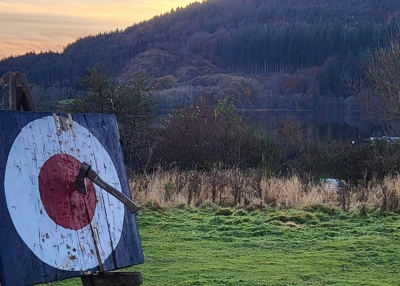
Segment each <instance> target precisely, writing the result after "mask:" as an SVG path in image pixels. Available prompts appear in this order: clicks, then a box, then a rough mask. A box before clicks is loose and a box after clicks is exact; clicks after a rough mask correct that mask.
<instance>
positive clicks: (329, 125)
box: [240, 109, 380, 140]
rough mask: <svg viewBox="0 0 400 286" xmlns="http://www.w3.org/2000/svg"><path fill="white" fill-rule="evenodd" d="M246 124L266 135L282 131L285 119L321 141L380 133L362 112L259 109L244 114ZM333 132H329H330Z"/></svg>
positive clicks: (246, 111)
mask: <svg viewBox="0 0 400 286" xmlns="http://www.w3.org/2000/svg"><path fill="white" fill-rule="evenodd" d="M240 113H241V115H242V116H243V118H244V119H245V120H246V122H249V123H254V124H255V125H256V126H258V127H259V128H262V129H264V130H265V131H267V132H269V131H272V132H273V131H274V130H276V129H277V128H279V126H280V125H282V123H283V122H284V120H285V119H290V120H291V121H293V122H298V123H300V124H301V125H302V126H305V127H308V128H310V130H313V134H315V135H316V136H319V137H320V138H322V137H324V136H327V134H328V132H330V134H331V135H332V137H333V138H335V139H343V140H359V139H363V138H369V137H371V136H372V135H373V134H377V133H379V131H380V127H379V126H377V125H375V124H373V123H372V122H371V121H368V120H367V119H365V118H363V117H364V116H363V114H361V112H360V111H354V110H352V111H328V110H288V109H259V110H241V111H240ZM328 130H329V131H328Z"/></svg>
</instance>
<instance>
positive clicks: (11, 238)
mask: <svg viewBox="0 0 400 286" xmlns="http://www.w3.org/2000/svg"><path fill="white" fill-rule="evenodd" d="M30 130H33V131H32V132H30ZM25 133H27V134H28V135H26V136H21V134H25ZM15 142H18V144H15ZM13 144H14V145H13ZM16 145H17V146H16ZM53 156H56V157H53ZM52 157H53V159H54V158H55V159H54V160H55V161H52V160H53V159H52V160H49V159H50V158H52ZM58 157H59V158H58ZM71 157H72V158H75V159H71ZM61 158H62V159H61ZM83 160H91V161H92V167H93V168H94V170H96V171H97V172H98V173H99V175H100V176H101V177H102V178H103V179H105V180H106V181H108V183H110V184H114V185H113V186H114V187H115V188H116V189H119V190H120V191H122V192H123V193H124V194H125V195H127V196H128V197H130V196H131V194H130V190H129V184H128V179H127V177H126V172H125V167H124V163H123V158H122V151H121V147H120V145H119V137H118V131H117V125H116V120H115V117H114V116H112V115H104V114H72V115H68V114H57V115H53V114H50V113H39V112H28V113H26V112H19V111H0V215H1V217H2V220H1V222H0V231H1V236H0V278H1V282H2V285H3V286H4V285H6V286H7V285H12V286H18V285H32V284H38V283H43V282H50V281H55V280H61V279H66V278H70V277H76V276H81V275H82V274H83V273H84V272H87V273H89V272H96V271H98V270H99V269H100V268H102V269H103V270H105V271H109V270H116V269H120V268H123V267H127V266H131V265H136V264H140V263H143V262H144V257H143V252H142V247H141V242H140V238H139V233H138V229H137V222H136V216H135V215H131V214H130V213H129V212H128V211H127V210H125V208H124V207H123V205H122V207H121V206H120V205H119V202H116V201H115V200H114V199H113V198H112V196H111V195H109V194H107V193H106V192H103V191H102V190H101V189H100V190H99V189H98V187H96V189H95V192H96V193H95V194H93V195H92V197H91V199H90V197H79V196H83V195H81V194H77V193H76V191H71V190H70V188H72V187H71V184H70V183H71V180H72V179H73V178H74V175H75V172H77V171H76V170H75V169H74V168H76V166H75V165H76V164H77V161H79V162H82V161H83ZM45 162H49V164H50V165H49V166H50V169H46V168H47V167H44V171H42V172H45V171H46V170H47V171H46V172H47V173H46V172H45V173H46V174H47V175H42V178H41V180H42V181H39V179H40V175H39V174H40V171H41V168H42V166H43V165H44V163H45ZM96 164H97V165H96ZM65 168H68V170H67V171H65ZM49 170H52V172H54V173H55V175H54V174H53V175H49V174H50V171H49ZM64 171H65V172H64ZM40 184H42V186H41V187H40ZM48 185H50V186H48ZM45 186H47V187H45ZM40 189H42V191H40ZM43 189H45V190H46V192H44V191H43ZM42 193H43V194H42ZM40 196H45V197H46V198H45V199H43V201H46V200H47V202H46V203H45V204H47V205H45V204H43V203H42V199H41V197H40ZM93 198H95V200H96V206H95V211H94V213H93V212H92V213H90V200H92V204H93ZM54 200H55V201H57V200H58V201H57V202H56V203H55V204H54V205H53V204H52V202H53V201H54ZM87 200H89V201H87ZM10 202H12V204H13V205H9V204H10ZM68 204H69V205H68ZM49 205H50V206H49ZM85 206H87V210H88V213H85V208H86V207H85ZM121 208H122V216H121V221H120V222H118V218H119V216H118V212H119V210H120V209H121ZM58 210H60V213H57V211H58ZM52 212H53V214H51V215H49V213H52ZM85 215H87V216H88V217H84V216H85ZM58 216H60V218H55V217H58ZM91 217H93V218H92V219H91ZM59 219H60V220H59ZM55 221H58V223H56V222H55ZM88 221H90V223H88ZM87 223H88V225H86V226H85V227H83V228H82V226H83V225H85V224H87ZM61 225H63V226H61ZM118 225H119V226H118ZM21 228H22V229H23V230H21ZM29 231H30V232H32V233H31V236H29V238H27V237H28V236H27V234H26V233H28V234H29V233H30V232H29ZM24 233H25V234H24ZM63 236H64V237H63ZM24 239H25V240H28V241H25V240H24ZM50 240H51V241H52V243H49V242H48V241H50ZM66 241H68V243H70V244H71V245H68V246H67V245H65V244H66V243H65V242H66ZM74 243H75V245H74ZM85 243H87V244H85ZM114 243H115V245H114ZM88 245H92V246H93V245H94V246H95V247H93V249H89V247H88ZM108 249H109V253H107V251H108ZM89 256H93V257H95V258H94V259H95V261H97V262H98V263H95V264H94V266H93V263H94V262H93V261H94V260H93V259H92V258H88V257H89ZM49 257H50V258H49ZM46 259H47V260H46ZM58 259H61V260H58ZM63 259H66V260H65V263H64V264H63V263H58V262H57V261H64V260H63ZM78 260H79V261H78ZM44 261H47V262H44ZM78 262H79V263H78ZM87 265H89V266H90V267H89V268H86V267H87Z"/></svg>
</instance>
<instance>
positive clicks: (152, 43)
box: [0, 0, 400, 107]
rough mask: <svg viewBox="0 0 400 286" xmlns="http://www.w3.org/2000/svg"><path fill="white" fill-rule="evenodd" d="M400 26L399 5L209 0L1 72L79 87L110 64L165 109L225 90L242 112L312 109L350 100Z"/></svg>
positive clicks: (375, 0) (19, 60)
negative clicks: (350, 83) (350, 79)
mask: <svg viewBox="0 0 400 286" xmlns="http://www.w3.org/2000/svg"><path fill="white" fill-rule="evenodd" d="M399 22H400V5H399V3H398V1H397V0H385V1H382V0H209V1H204V2H202V3H198V2H196V3H193V4H190V5H188V6H187V7H186V8H179V9H176V10H171V11H170V12H168V13H166V14H164V15H161V16H157V17H154V18H153V19H151V20H149V21H145V22H141V23H138V24H135V25H133V26H131V27H129V28H127V29H125V30H123V31H118V30H117V31H114V32H105V33H101V34H99V35H95V36H89V37H85V38H81V39H78V40H77V41H76V42H74V43H71V44H69V45H68V46H67V47H66V48H65V50H64V51H63V52H62V53H53V52H46V53H41V54H34V53H28V54H26V55H24V56H20V57H10V58H7V59H4V60H2V61H0V74H3V73H5V72H6V71H9V70H19V71H21V72H25V73H26V74H27V76H28V79H29V81H30V82H31V83H35V84H37V85H39V86H41V87H42V88H49V87H54V86H57V87H59V88H62V87H65V88H69V89H71V88H72V87H74V88H75V87H76V88H78V85H77V83H78V81H79V76H81V75H83V74H84V73H85V71H86V68H87V67H93V66H94V65H95V64H96V63H99V62H101V63H103V64H104V66H105V71H106V72H107V73H109V74H110V75H113V76H114V77H115V78H116V79H117V80H118V81H120V82H125V81H129V79H130V78H132V76H133V75H134V74H135V73H136V72H144V73H145V74H146V75H147V78H148V83H149V87H151V88H152V90H153V95H154V96H155V98H157V99H158V100H159V101H160V103H162V104H163V105H165V106H166V105H169V106H172V105H173V104H175V103H176V102H178V101H179V100H182V99H183V98H193V97H196V96H204V95H207V96H213V97H218V96H223V95H224V94H230V95H232V96H234V97H236V99H237V102H238V104H239V105H240V106H242V107H255V106H258V107H260V106H265V107H266V106H268V107H271V105H273V107H281V106H283V105H287V104H289V105H290V104H298V102H299V101H300V102H301V103H302V104H303V105H310V104H311V103H310V102H312V101H313V102H314V101H315V100H316V99H320V98H322V97H323V98H324V101H325V102H326V100H327V99H326V98H338V97H343V96H344V97H346V96H348V94H347V90H346V88H345V84H344V82H343V78H344V73H347V74H350V75H357V76H358V75H359V74H360V63H361V62H362V60H363V59H364V58H365V57H366V56H367V54H368V51H371V50H372V51H373V50H375V49H376V48H377V47H378V46H380V47H382V46H385V45H387V43H388V41H389V40H390V39H392V38H394V37H396V36H397V33H398V24H399ZM43 94H45V93H43ZM64 95H65V93H64ZM62 96H63V95H57V96H55V95H54V94H53V95H51V96H50V95H48V94H47V95H43V99H45V100H49V101H52V100H53V101H54V100H60V99H62V98H60V97H62ZM288 99H290V100H288ZM283 102H284V104H283Z"/></svg>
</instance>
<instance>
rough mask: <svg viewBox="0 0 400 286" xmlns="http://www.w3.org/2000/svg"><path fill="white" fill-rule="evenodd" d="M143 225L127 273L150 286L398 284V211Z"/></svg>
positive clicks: (180, 216)
mask: <svg viewBox="0 0 400 286" xmlns="http://www.w3.org/2000/svg"><path fill="white" fill-rule="evenodd" d="M138 221H139V230H140V235H141V240H142V245H143V250H144V253H145V259H146V261H145V263H144V264H142V265H138V266H134V267H132V268H130V269H128V270H130V271H140V272H141V273H142V275H143V279H144V283H143V285H146V286H155V285H174V286H176V285H249V286H250V285H251V286H256V285H379V286H382V285H391V286H392V285H400V215H397V214H386V215H382V214H379V213H376V214H370V215H367V216H360V215H358V214H357V213H341V212H331V211H330V210H329V209H328V210H324V209H322V210H321V211H317V212H307V211H294V210H293V211H276V210H275V211H274V210H271V211H243V210H235V209H217V208H208V209H207V208H203V209H187V208H182V209H179V208H175V209H168V210H162V211H151V210H143V211H142V212H141V214H140V216H139V217H138ZM52 285H65V286H67V285H80V280H79V279H71V280H67V281H64V282H58V283H52Z"/></svg>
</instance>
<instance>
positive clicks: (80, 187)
mask: <svg viewBox="0 0 400 286" xmlns="http://www.w3.org/2000/svg"><path fill="white" fill-rule="evenodd" d="M91 167H92V166H90V165H89V164H87V163H86V162H83V163H82V165H81V167H80V168H79V173H78V175H77V176H76V179H75V181H74V186H75V190H77V191H78V192H79V193H81V194H83V195H87V190H86V185H85V178H86V176H87V173H88V172H89V170H90V168H91Z"/></svg>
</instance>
